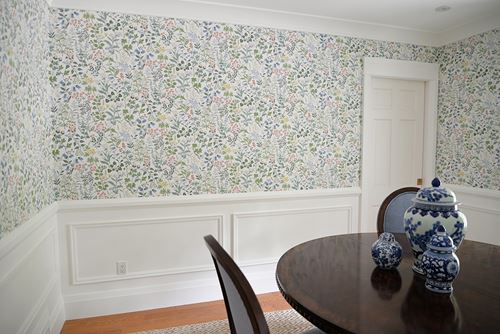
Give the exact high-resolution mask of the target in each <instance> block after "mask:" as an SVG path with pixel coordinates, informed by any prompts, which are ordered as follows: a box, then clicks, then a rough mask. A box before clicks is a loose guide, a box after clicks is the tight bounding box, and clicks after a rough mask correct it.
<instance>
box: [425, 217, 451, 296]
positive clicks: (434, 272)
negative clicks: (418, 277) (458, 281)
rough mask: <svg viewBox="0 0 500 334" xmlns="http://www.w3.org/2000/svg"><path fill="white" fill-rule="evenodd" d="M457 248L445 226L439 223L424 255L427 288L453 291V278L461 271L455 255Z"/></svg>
mask: <svg viewBox="0 0 500 334" xmlns="http://www.w3.org/2000/svg"><path fill="white" fill-rule="evenodd" d="M456 249H457V248H456V247H455V245H454V244H453V239H452V238H451V237H450V236H449V235H448V234H447V233H446V229H445V228H444V226H443V225H439V226H438V227H437V229H436V234H435V235H434V236H432V238H431V241H430V242H429V243H428V244H427V250H426V251H425V252H424V254H423V255H422V268H423V270H424V271H425V276H426V280H425V287H426V288H427V289H429V290H431V291H433V292H438V293H451V292H452V291H453V286H452V283H453V280H454V279H455V278H456V277H457V276H458V272H459V271H460V261H459V260H458V257H457V256H456V255H455V250H456Z"/></svg>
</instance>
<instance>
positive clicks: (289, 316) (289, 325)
mask: <svg viewBox="0 0 500 334" xmlns="http://www.w3.org/2000/svg"><path fill="white" fill-rule="evenodd" d="M265 316H266V320H267V324H268V325H269V330H270V331H271V333H272V334H296V333H302V332H303V331H305V330H308V329H311V328H314V326H313V325H311V323H310V322H308V321H307V320H306V319H304V318H303V317H302V316H301V315H300V314H298V313H297V312H295V311H294V310H286V311H276V312H268V313H265ZM135 334H230V332H229V326H228V323H227V320H216V321H210V322H204V323H201V324H195V325H187V326H180V327H172V328H165V329H154V330H150V331H144V332H137V333H135Z"/></svg>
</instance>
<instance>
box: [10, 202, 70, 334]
mask: <svg viewBox="0 0 500 334" xmlns="http://www.w3.org/2000/svg"><path fill="white" fill-rule="evenodd" d="M56 213H57V204H52V205H51V206H49V207H48V208H46V209H44V210H42V211H41V212H40V213H39V214H37V215H36V216H35V217H33V218H32V219H30V221H28V222H26V223H24V224H23V225H21V226H20V227H19V228H18V229H16V230H14V232H12V233H10V234H8V235H7V236H6V237H5V238H3V239H2V240H0V333H12V334H14V333H44V334H45V333H59V332H60V330H61V328H62V326H63V323H64V319H65V315H64V304H63V299H62V294H61V285H60V277H59V253H58V237H57V233H56V228H57V224H56V219H57V218H56Z"/></svg>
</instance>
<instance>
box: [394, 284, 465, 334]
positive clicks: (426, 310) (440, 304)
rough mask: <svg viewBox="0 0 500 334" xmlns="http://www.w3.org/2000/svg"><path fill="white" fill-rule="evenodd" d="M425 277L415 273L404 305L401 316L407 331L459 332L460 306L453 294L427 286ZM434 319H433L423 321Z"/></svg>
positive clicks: (460, 320)
mask: <svg viewBox="0 0 500 334" xmlns="http://www.w3.org/2000/svg"><path fill="white" fill-rule="evenodd" d="M424 284H425V278H423V277H420V276H418V275H415V276H414V277H413V281H412V283H411V286H410V288H409V289H408V293H407V294H406V297H405V300H404V302H403V305H402V306H401V318H402V319H403V321H404V324H405V327H406V332H407V333H440V334H445V333H457V332H459V331H460V328H461V326H462V315H461V313H460V307H459V305H458V303H457V302H456V300H455V297H454V296H453V294H440V293H435V292H431V291H429V290H427V289H426V288H425V285H424ZM422 319H433V321H429V320H427V321H422Z"/></svg>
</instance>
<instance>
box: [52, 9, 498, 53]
mask: <svg viewBox="0 0 500 334" xmlns="http://www.w3.org/2000/svg"><path fill="white" fill-rule="evenodd" d="M46 2H47V3H48V4H49V6H51V7H54V8H70V9H79V10H89V11H104V12H118V13H125V14H135V15H148V16H162V17H171V18H180V19H187V20H200V21H211V22H223V23H229V24H240V25H247V26H257V27H265V28H272V29H284V30H294V31H305V32H312V33H325V34H331V35H336V36H348V37H355V38H367V39H374V40H381V41H389V42H400V43H411V44H417V45H427V46H435V47H439V46H443V45H446V44H449V43H451V42H454V41H457V40H460V39H464V38H467V37H469V36H472V35H475V34H478V33H481V32H485V31H489V30H492V29H494V28H496V27H498V26H499V24H498V22H500V17H498V15H496V16H490V17H485V18H483V19H481V20H478V21H474V22H471V23H468V24H465V25H462V26H459V27H455V28H453V29H449V30H446V31H442V32H432V31H425V30H418V29H411V28H406V27H400V26H393V25H387V24H380V23H372V22H364V21H357V20H348V19H342V18H337V17H330V16H323V15H312V14H307V13H300V12H293V11H286V10H273V9H268V8H260V7H251V6H242V5H237V4H228V3H218V2H216V1H197V0H170V1H154V2H147V3H144V2H138V1H136V2H134V1H121V0H107V1H101V0H86V1H84V0H46Z"/></svg>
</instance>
